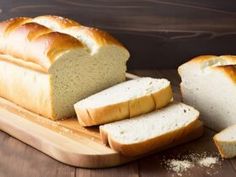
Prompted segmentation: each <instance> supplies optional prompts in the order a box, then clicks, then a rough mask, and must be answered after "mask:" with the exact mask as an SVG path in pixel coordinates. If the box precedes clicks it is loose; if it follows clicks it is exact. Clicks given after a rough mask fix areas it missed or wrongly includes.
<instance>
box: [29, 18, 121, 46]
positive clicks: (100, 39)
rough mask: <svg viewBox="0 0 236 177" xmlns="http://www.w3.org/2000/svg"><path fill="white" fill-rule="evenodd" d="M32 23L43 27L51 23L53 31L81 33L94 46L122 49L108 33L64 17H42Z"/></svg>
mask: <svg viewBox="0 0 236 177" xmlns="http://www.w3.org/2000/svg"><path fill="white" fill-rule="evenodd" d="M33 21H35V22H39V23H41V24H42V23H44V24H45V25H46V23H52V24H53V25H52V26H53V28H54V29H53V30H55V31H63V32H64V33H67V34H70V35H72V33H83V35H85V36H87V37H88V38H90V39H92V40H94V41H95V42H96V44H97V45H99V46H105V45H118V46H122V47H124V46H123V45H122V44H121V43H120V42H119V41H118V40H116V39H115V38H113V37H112V36H111V35H110V34H109V33H107V32H105V31H102V30H100V29H97V28H93V27H87V26H83V25H81V24H79V23H77V22H75V21H73V20H70V19H67V18H64V17H59V16H55V15H43V16H38V17H36V18H34V19H33ZM75 36H76V35H75ZM81 42H83V41H81Z"/></svg>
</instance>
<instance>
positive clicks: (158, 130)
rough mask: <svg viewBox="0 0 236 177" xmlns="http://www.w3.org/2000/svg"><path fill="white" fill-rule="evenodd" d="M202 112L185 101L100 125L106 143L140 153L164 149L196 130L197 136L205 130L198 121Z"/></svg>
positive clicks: (122, 150) (131, 154)
mask: <svg viewBox="0 0 236 177" xmlns="http://www.w3.org/2000/svg"><path fill="white" fill-rule="evenodd" d="M198 117H199V112H198V111H197V110H195V109H194V108H192V107H190V106H187V105H185V104H183V103H172V104H170V105H169V106H167V107H165V108H163V109H160V110H157V111H154V112H151V113H148V114H145V115H141V116H139V117H137V118H134V119H126V120H122V121H118V122H114V123H110V124H106V125H102V126H100V134H101V138H102V141H103V143H105V144H108V145H109V146H110V147H111V148H112V149H114V150H116V151H118V152H120V153H122V154H123V155H126V156H137V155H141V154H144V153H148V152H150V151H153V150H162V149H163V148H166V147H168V146H171V145H172V144H174V143H176V142H179V141H182V140H183V139H185V138H187V137H188V136H192V135H191V134H192V133H193V132H194V134H196V136H195V135H194V136H193V137H194V138H196V137H198V136H200V135H201V134H202V132H203V129H202V126H201V124H200V123H199V121H198ZM196 130H197V131H196Z"/></svg>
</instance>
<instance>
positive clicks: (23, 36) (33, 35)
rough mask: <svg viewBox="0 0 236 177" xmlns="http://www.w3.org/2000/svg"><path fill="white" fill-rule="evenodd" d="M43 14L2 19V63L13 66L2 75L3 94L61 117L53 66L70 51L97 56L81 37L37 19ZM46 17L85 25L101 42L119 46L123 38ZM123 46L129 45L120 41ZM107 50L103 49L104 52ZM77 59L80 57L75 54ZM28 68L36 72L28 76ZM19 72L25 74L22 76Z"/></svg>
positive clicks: (59, 18) (54, 116) (29, 107)
mask: <svg viewBox="0 0 236 177" xmlns="http://www.w3.org/2000/svg"><path fill="white" fill-rule="evenodd" d="M41 17H42V16H41ZM41 17H36V18H28V17H17V18H12V19H9V20H6V21H3V22H0V63H1V64H2V66H1V67H2V68H6V67H9V68H11V69H12V71H11V72H9V73H7V74H4V73H2V74H1V76H0V86H1V88H0V90H1V91H0V96H1V97H4V98H6V99H8V100H10V101H12V102H14V103H16V104H18V105H20V106H22V107H24V108H26V109H28V110H31V111H34V112H36V113H38V114H42V115H43V116H46V117H49V118H51V119H57V117H56V113H55V110H53V105H54V103H52V99H51V96H52V94H53V88H52V81H51V76H52V75H53V74H54V73H53V71H55V70H53V68H56V67H53V66H56V61H57V60H58V59H59V58H63V57H61V56H63V55H64V54H67V52H68V53H69V52H71V53H72V54H74V53H76V54H79V55H80V54H81V58H83V57H84V56H85V58H86V57H87V58H89V57H90V58H91V59H93V56H92V55H91V53H90V51H89V50H88V48H87V46H85V45H84V42H83V41H81V39H79V38H75V37H73V36H72V35H70V34H66V33H61V32H59V31H58V30H54V29H53V28H52V29H51V28H48V27H46V26H45V25H42V24H39V23H37V22H36V21H37V20H36V19H38V18H41ZM43 18H45V19H48V20H49V21H51V22H53V21H55V23H54V25H55V24H56V25H59V26H61V27H62V28H63V29H67V28H68V29H70V28H81V30H84V31H88V32H87V33H86V34H87V35H89V36H90V38H91V39H93V38H94V40H95V41H100V42H98V43H99V46H103V45H105V44H106V45H108V44H109V45H110V44H114V45H116V46H118V43H119V42H117V43H116V42H114V41H116V40H115V39H114V38H113V37H111V36H109V35H104V33H105V32H104V33H103V32H99V31H100V30H97V29H94V28H89V27H84V26H81V25H80V24H79V23H77V22H75V21H73V20H70V19H67V18H63V17H58V16H43ZM86 34H85V35H86ZM104 41H105V42H104ZM96 45H97V44H96ZM119 47H120V48H122V49H125V48H124V47H121V45H120V44H119ZM125 51H126V53H127V59H128V55H129V54H128V51H127V50H126V49H125ZM98 53H101V52H100V51H98ZM105 54H106V53H105ZM105 54H104V52H103V55H105ZM76 56H77V55H76ZM125 57H126V56H125ZM94 58H95V57H94ZM123 58H124V57H123ZM77 59H78V60H80V58H75V60H77ZM57 63H59V62H57ZM24 72H25V73H33V74H32V76H30V75H27V76H26V77H24V74H23V73H24ZM14 73H15V74H14ZM17 74H19V75H21V76H22V78H18V76H17ZM27 79H28V80H29V81H27ZM18 82H19V84H17V83H18ZM40 83H41V84H40ZM4 90H5V91H4ZM46 100H47V101H46Z"/></svg>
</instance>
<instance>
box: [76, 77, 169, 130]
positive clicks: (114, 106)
mask: <svg viewBox="0 0 236 177" xmlns="http://www.w3.org/2000/svg"><path fill="white" fill-rule="evenodd" d="M171 100H172V90H171V86H170V82H169V81H168V80H166V79H154V78H150V77H144V78H138V79H133V80H130V81H126V82H123V83H120V84H118V85H115V86H113V87H110V88H108V89H106V90H103V91H101V92H99V93H97V94H95V95H92V96H90V97H88V98H86V99H84V100H81V101H79V102H78V103H76V104H75V105H74V108H75V111H76V114H77V117H78V120H79V122H80V124H81V125H83V126H92V125H100V124H104V123H108V122H113V121H116V120H121V119H125V118H130V117H134V116H138V115H140V114H143V113H147V112H150V111H152V110H154V109H159V108H161V107H163V106H165V105H167V104H168V103H169V102H170V101H171Z"/></svg>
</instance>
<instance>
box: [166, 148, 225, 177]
mask: <svg viewBox="0 0 236 177" xmlns="http://www.w3.org/2000/svg"><path fill="white" fill-rule="evenodd" d="M162 164H163V165H164V168H165V169H167V170H168V171H169V172H174V173H175V174H176V175H178V176H183V175H186V174H187V173H188V170H190V169H191V168H193V167H197V168H202V167H204V168H206V170H205V172H206V174H207V175H211V174H213V173H214V174H216V173H217V169H216V168H215V166H216V165H221V161H220V157H219V156H218V155H207V153H206V152H203V153H189V154H187V155H178V156H177V158H169V159H166V158H164V159H163V160H162ZM212 170H214V171H212Z"/></svg>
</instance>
